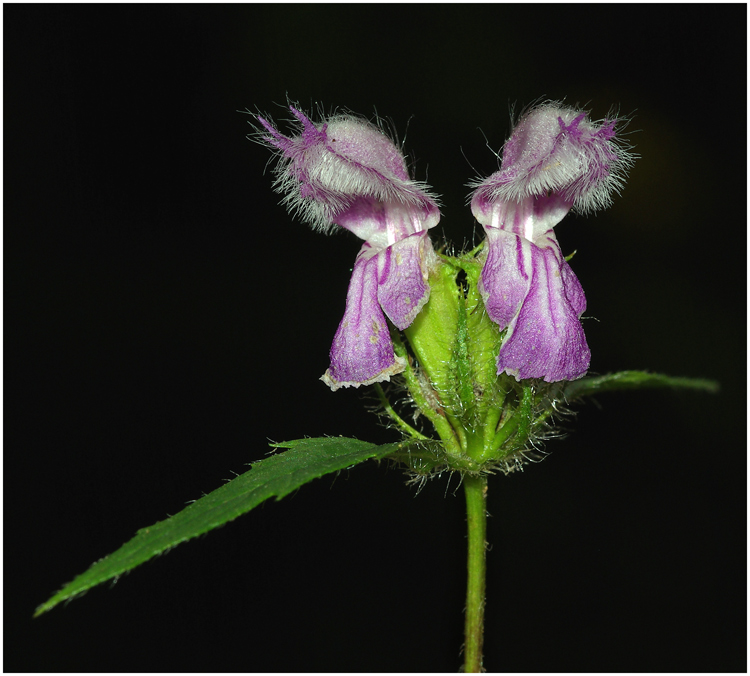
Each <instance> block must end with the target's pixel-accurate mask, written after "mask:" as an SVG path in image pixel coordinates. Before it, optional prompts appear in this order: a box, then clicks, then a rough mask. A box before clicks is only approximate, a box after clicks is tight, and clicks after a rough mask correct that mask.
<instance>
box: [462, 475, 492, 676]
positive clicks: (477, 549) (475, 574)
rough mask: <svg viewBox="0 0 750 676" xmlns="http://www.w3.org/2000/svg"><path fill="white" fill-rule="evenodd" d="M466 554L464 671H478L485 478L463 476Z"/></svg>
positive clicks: (481, 633)
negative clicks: (466, 539)
mask: <svg viewBox="0 0 750 676" xmlns="http://www.w3.org/2000/svg"><path fill="white" fill-rule="evenodd" d="M464 490H465V491H466V524H467V528H468V534H469V536H468V541H469V546H468V550H469V555H468V559H467V571H468V578H467V584H466V621H465V626H464V633H465V640H464V672H465V673H479V672H481V671H483V666H482V644H483V642H484V595H485V581H486V577H487V477H486V476H470V475H468V474H467V475H465V476H464Z"/></svg>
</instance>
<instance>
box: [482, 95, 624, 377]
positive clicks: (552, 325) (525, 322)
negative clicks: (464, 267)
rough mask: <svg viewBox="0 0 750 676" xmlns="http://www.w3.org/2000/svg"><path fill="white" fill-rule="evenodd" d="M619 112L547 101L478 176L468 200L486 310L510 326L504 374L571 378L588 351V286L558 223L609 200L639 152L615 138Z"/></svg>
mask: <svg viewBox="0 0 750 676" xmlns="http://www.w3.org/2000/svg"><path fill="white" fill-rule="evenodd" d="M615 124H616V121H615V120H604V121H603V122H602V123H599V124H595V123H592V122H590V121H589V120H588V119H587V116H586V113H583V112H581V111H577V110H575V109H573V108H569V107H566V106H562V105H561V104H556V103H552V104H544V105H542V106H539V107H538V108H535V109H532V110H531V111H529V112H528V113H527V114H526V115H524V116H523V117H522V119H521V120H520V122H519V123H518V125H517V126H516V128H515V129H514V130H513V134H512V135H511V137H510V139H509V140H508V142H507V143H506V144H505V147H504V149H503V158H502V163H501V166H500V170H499V171H497V172H495V173H494V174H492V175H491V176H490V177H489V178H487V179H485V180H483V181H481V182H477V183H475V184H474V185H475V187H476V190H475V192H474V194H473V196H472V201H471V208H472V213H473V214H474V216H475V218H476V219H477V220H478V221H479V222H480V223H481V224H482V225H483V226H484V229H485V231H486V234H487V246H486V249H487V258H486V260H485V263H484V266H483V268H482V275H481V279H480V284H479V290H480V292H481V294H482V297H483V299H484V302H485V307H486V309H487V314H488V315H489V317H490V318H491V319H492V320H493V321H495V322H496V323H497V324H498V325H499V327H500V329H501V330H506V333H505V336H504V338H503V342H502V344H501V347H500V352H499V354H498V359H497V372H498V374H501V373H507V374H508V375H511V376H514V377H515V378H516V379H518V380H523V379H527V378H541V379H544V380H545V381H547V382H556V381H560V380H573V379H576V378H580V377H582V376H583V375H585V374H586V371H587V370H588V367H589V362H590V357H591V353H590V351H589V348H588V345H587V344H586V338H585V336H584V333H583V328H582V326H581V323H580V316H581V314H582V313H583V311H584V310H585V308H586V298H585V296H584V293H583V289H582V288H581V285H580V283H579V281H578V279H577V278H576V276H575V274H574V273H573V271H572V270H571V268H570V266H569V265H568V264H567V262H566V261H565V259H564V257H563V255H562V252H561V250H560V245H559V244H558V242H557V238H556V237H555V233H554V230H553V228H554V227H555V226H556V225H557V224H558V223H559V222H560V221H561V220H562V219H563V218H564V217H565V215H566V214H567V213H568V212H569V211H570V210H571V209H572V208H576V209H578V210H579V211H584V212H585V211H589V210H593V209H597V208H600V207H603V206H607V205H608V204H609V202H610V201H611V194H612V192H613V191H617V190H619V189H620V187H621V186H622V185H623V178H624V175H625V172H626V171H627V169H628V168H629V167H630V165H631V164H632V161H633V158H632V155H630V154H629V153H628V152H627V151H626V150H625V149H624V148H622V147H620V146H618V145H617V141H616V138H615Z"/></svg>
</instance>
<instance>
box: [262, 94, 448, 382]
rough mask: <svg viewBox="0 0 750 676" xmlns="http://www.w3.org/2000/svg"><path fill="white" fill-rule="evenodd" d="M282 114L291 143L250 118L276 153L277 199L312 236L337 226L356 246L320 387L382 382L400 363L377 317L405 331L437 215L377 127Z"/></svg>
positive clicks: (422, 282)
mask: <svg viewBox="0 0 750 676" xmlns="http://www.w3.org/2000/svg"><path fill="white" fill-rule="evenodd" d="M291 111H292V113H293V114H294V116H295V117H296V118H297V120H298V121H299V124H300V125H301V127H302V129H301V133H300V134H299V135H297V136H293V137H286V136H283V135H282V134H280V133H279V132H278V131H277V130H276V129H275V128H274V127H273V125H272V124H271V123H269V122H268V121H266V120H265V119H263V118H258V119H259V121H260V123H261V124H262V125H263V127H264V128H265V130H266V131H267V132H268V135H264V136H263V137H262V138H263V140H264V142H265V143H266V144H268V145H269V146H271V147H273V148H276V149H277V150H278V151H279V163H278V165H277V167H276V189H277V191H279V192H281V193H283V194H284V195H285V197H284V203H285V204H286V205H287V207H288V208H289V209H290V210H291V211H295V212H298V213H299V214H300V215H301V216H302V218H303V219H304V220H306V221H308V222H309V223H310V224H311V225H312V226H313V227H315V228H317V229H321V230H324V231H327V230H330V229H331V228H333V227H335V226H340V227H343V228H346V229H347V230H350V231H351V232H353V233H354V234H355V235H357V236H358V237H360V238H361V239H363V240H365V243H364V245H363V246H362V249H361V250H360V252H359V255H358V256H357V260H356V262H355V265H354V270H353V272H352V278H351V281H350V284H349V291H348V293H347V298H346V310H345V313H344V318H343V319H342V321H341V324H340V325H339V328H338V330H337V332H336V335H335V337H334V341H333V345H332V347H331V355H330V356H331V366H330V368H329V369H328V370H327V371H326V373H325V375H324V376H323V378H322V379H323V381H324V382H325V383H326V384H328V385H329V386H330V387H331V389H333V390H336V389H338V388H340V387H359V386H360V385H369V384H371V383H376V382H381V381H383V380H388V379H389V378H390V376H392V375H394V374H396V373H400V372H401V371H403V370H404V368H405V366H406V364H405V362H403V360H401V359H399V358H397V357H396V356H395V354H394V352H393V345H392V342H391V338H390V334H389V329H388V324H387V322H386V319H385V317H386V316H387V317H388V318H389V319H390V320H391V321H392V322H393V324H394V325H395V326H396V327H398V328H399V329H405V328H406V327H408V326H409V325H410V324H411V323H412V321H414V318H415V317H416V315H417V314H418V312H419V311H420V310H421V309H422V307H423V306H424V304H425V303H426V302H427V300H428V299H429V295H430V287H429V285H428V284H427V277H428V275H429V272H430V269H431V267H432V266H433V265H434V261H435V253H434V251H433V249H432V244H431V242H430V239H429V236H428V235H427V230H428V229H429V228H432V227H434V226H435V225H437V223H438V221H439V220H440V211H439V209H438V206H437V203H436V201H435V198H434V197H433V196H432V195H431V194H430V193H429V191H428V189H427V186H425V185H424V184H421V183H418V182H416V181H412V180H411V179H410V178H409V174H408V171H407V168H406V163H405V161H404V157H403V155H402V154H401V151H400V150H399V149H398V148H397V147H396V145H395V144H394V143H393V141H391V139H390V138H388V137H387V136H386V135H385V134H384V133H383V132H382V131H381V130H380V129H379V128H378V127H376V126H375V125H373V124H371V123H369V122H367V121H366V120H363V119H361V118H358V117H354V116H351V115H337V116H334V117H331V118H329V119H328V120H327V121H325V122H324V123H322V124H319V125H316V124H314V123H313V122H311V121H310V119H309V118H307V116H305V115H304V114H303V113H301V112H300V111H298V110H296V109H295V108H291Z"/></svg>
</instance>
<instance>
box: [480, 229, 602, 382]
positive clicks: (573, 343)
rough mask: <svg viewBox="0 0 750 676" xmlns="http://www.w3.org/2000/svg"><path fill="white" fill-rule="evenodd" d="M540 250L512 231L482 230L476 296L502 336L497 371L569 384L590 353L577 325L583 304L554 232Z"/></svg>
mask: <svg viewBox="0 0 750 676" xmlns="http://www.w3.org/2000/svg"><path fill="white" fill-rule="evenodd" d="M544 240H545V246H537V245H536V244H534V243H533V242H531V241H529V240H528V239H525V238H524V237H521V236H519V235H517V234H515V233H512V232H505V231H503V230H499V229H497V228H488V229H487V245H488V254H487V262H486V263H485V266H484V269H483V270H482V278H481V283H480V291H481V293H482V295H483V297H484V299H485V307H486V309H487V313H488V315H489V316H490V318H491V319H492V320H493V321H495V322H497V323H498V325H499V326H500V328H501V330H502V329H506V328H507V332H506V334H505V337H504V339H503V342H502V345H501V346H500V352H499V354H498V358H497V372H498V375H499V374H501V373H507V374H508V375H511V376H514V377H515V378H516V379H518V380H524V379H527V378H542V379H544V380H546V381H547V382H557V381H559V380H574V379H576V378H580V377H582V376H583V375H585V373H586V371H587V370H588V367H589V362H590V358H591V353H590V351H589V348H588V345H587V344H586V337H585V335H584V332H583V328H582V326H581V322H580V319H579V318H580V315H581V314H582V313H583V311H584V310H585V308H586V299H585V296H584V294H583V289H582V288H581V285H580V283H579V282H578V279H577V278H576V276H575V274H574V273H573V271H572V270H571V269H570V266H569V265H568V264H567V262H566V261H565V260H564V258H563V256H562V253H561V252H560V248H559V245H558V244H557V240H556V239H555V236H554V232H553V231H552V230H550V231H549V232H548V233H547V235H546V237H545V238H544Z"/></svg>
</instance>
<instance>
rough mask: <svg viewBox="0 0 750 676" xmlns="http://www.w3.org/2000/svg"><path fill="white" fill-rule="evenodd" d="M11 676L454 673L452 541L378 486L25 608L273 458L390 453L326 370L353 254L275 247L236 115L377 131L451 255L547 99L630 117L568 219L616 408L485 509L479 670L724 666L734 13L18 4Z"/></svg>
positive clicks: (734, 539)
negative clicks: (529, 115) (620, 173)
mask: <svg viewBox="0 0 750 676" xmlns="http://www.w3.org/2000/svg"><path fill="white" fill-rule="evenodd" d="M3 9H4V39H5V43H4V56H5V71H4V75H5V89H4V94H5V101H4V103H5V106H4V113H5V118H4V122H5V128H4V141H5V155H4V161H5V164H4V168H5V174H4V176H5V185H4V188H5V189H4V197H5V204H4V207H5V210H4V216H5V376H6V380H5V383H6V387H5V442H6V443H5V549H4V553H5V568H4V572H5V623H4V630H5V643H4V647H5V669H6V670H9V671H29V670H33V671H69V670H72V671H143V670H145V671H163V670H177V671H204V670H209V671H235V670H243V671H342V670H343V671H393V670H396V671H425V670H426V671H455V670H456V669H457V668H458V667H459V665H460V663H461V661H460V657H459V647H460V644H461V640H462V610H463V589H464V568H463V567H464V545H465V540H464V531H463V528H464V522H463V519H464V516H463V500H462V495H461V493H460V492H457V493H455V494H454V489H455V488H456V482H455V480H454V482H453V484H452V485H450V486H447V485H446V483H445V481H435V482H433V483H432V484H430V485H428V486H427V487H426V488H425V489H424V490H423V491H422V493H421V494H420V495H418V496H417V497H415V495H414V493H415V492H414V490H413V489H410V488H407V487H405V486H404V485H403V477H402V475H401V474H400V472H399V471H396V470H393V469H390V470H389V469H388V468H387V467H386V466H385V465H381V466H377V465H375V464H372V465H364V466H359V467H356V468H355V469H353V470H351V471H349V472H346V473H343V474H342V475H341V476H339V477H338V478H336V479H334V478H333V477H326V478H323V479H320V480H318V481H316V482H314V483H313V484H310V485H309V486H306V487H304V488H303V489H301V490H300V491H298V492H297V493H296V494H295V495H294V496H291V497H288V498H286V499H285V500H283V501H281V502H279V503H275V502H269V503H267V504H265V505H264V506H263V507H261V508H259V509H258V510H257V511H256V512H253V513H251V514H249V515H247V516H245V517H243V518H241V519H239V520H238V521H236V522H234V523H232V524H230V525H227V526H226V527H224V528H222V529H220V530H219V531H217V532H215V533H212V534H209V535H207V536H206V537H203V538H200V539H199V540H197V541H193V542H190V543H188V544H184V545H181V546H180V547H178V548H177V549H176V550H175V551H173V552H171V553H170V554H169V555H168V556H163V557H160V558H159V559H157V560H155V561H152V562H149V563H147V564H145V565H144V566H142V567H141V568H139V569H137V570H136V571H134V572H133V573H131V574H130V575H128V576H126V577H125V578H124V579H121V580H120V581H119V582H118V584H117V585H116V586H114V587H112V588H107V587H103V588H99V589H95V590H92V591H90V592H89V593H88V594H87V595H86V596H85V597H84V598H82V599H79V600H76V601H74V602H72V603H71V604H70V605H68V606H66V607H59V608H56V609H55V610H53V611H52V612H51V613H49V614H48V615H46V616H43V617H41V618H39V619H36V620H32V619H31V615H32V612H33V610H34V608H35V606H36V605H37V604H39V603H41V602H42V601H44V600H45V599H46V598H47V597H48V596H49V595H50V594H51V593H52V592H53V591H54V590H56V589H57V588H58V587H59V586H60V585H61V584H62V583H63V582H65V581H67V580H69V579H71V578H72V577H73V576H75V575H76V574H78V573H79V572H81V571H83V570H84V569H85V568H86V567H87V566H88V565H89V564H91V563H92V562H93V561H94V560H96V559H97V558H99V557H101V556H103V555H104V554H107V553H109V552H111V551H113V550H114V549H116V548H117V547H118V546H119V545H120V544H122V543H123V542H124V541H125V540H127V539H128V538H129V537H130V536H132V535H133V534H134V532H135V530H136V529H137V528H140V527H142V526H146V525H149V524H150V523H153V522H155V521H157V520H160V519H163V518H164V517H165V516H166V515H167V514H172V513H175V512H176V511H178V510H179V509H181V507H182V506H183V505H184V504H185V502H186V501H188V500H191V499H194V498H197V497H199V496H200V495H201V493H202V492H204V491H206V492H207V491H209V490H212V489H214V488H216V487H218V486H219V485H221V483H222V480H224V479H226V478H229V477H231V472H232V471H242V470H243V469H244V468H245V464H246V463H248V462H249V461H251V460H256V459H259V458H262V457H263V456H264V454H265V453H266V452H267V450H268V448H267V446H266V443H267V440H268V439H269V438H270V439H274V440H283V439H294V438H298V437H301V436H305V435H310V436H317V435H323V434H342V435H350V436H357V437H359V438H363V439H368V440H374V441H378V442H387V441H390V440H392V439H394V437H393V436H392V433H391V432H389V431H388V430H386V429H384V428H382V427H379V426H378V424H377V420H376V419H375V417H374V416H372V415H371V414H369V413H367V412H366V411H365V410H364V408H363V406H362V403H363V401H362V395H361V393H359V392H356V391H339V392H336V393H332V392H330V391H329V390H328V389H327V388H326V387H325V385H323V384H322V383H321V382H320V381H319V380H318V378H319V376H320V375H321V374H322V373H323V372H324V371H325V369H326V367H327V366H328V356H327V355H328V348H329V346H330V341H331V339H332V337H333V334H334V331H335V329H336V326H337V324H338V322H339V320H340V317H341V314H342V311H343V306H344V296H345V292H346V288H347V283H348V277H349V270H350V268H351V265H352V263H353V260H354V256H355V255H356V252H357V250H358V248H359V242H358V241H357V240H356V239H355V238H354V237H353V236H349V235H346V234H342V235H338V236H334V237H324V236H322V235H319V234H316V233H313V232H311V231H309V230H308V229H307V228H306V227H305V226H303V225H302V224H300V223H298V222H294V221H293V220H292V219H291V218H290V217H289V216H288V215H287V214H286V212H285V211H284V209H283V208H282V207H280V206H279V205H278V196H276V195H275V194H274V193H273V192H272V191H271V176H270V175H269V174H268V173H266V174H265V175H264V168H265V167H266V163H267V160H268V153H267V152H266V151H265V150H264V149H263V148H261V147H260V146H258V145H255V144H253V143H251V142H249V141H247V140H246V139H245V134H246V133H247V132H248V131H249V127H248V125H247V120H248V116H247V115H245V114H242V113H240V112H237V111H243V110H245V109H246V108H250V109H251V110H255V109H256V107H257V108H258V109H260V110H262V111H268V112H270V113H272V114H273V115H274V116H275V117H276V118H279V117H285V116H284V115H283V111H282V108H281V107H280V106H281V105H283V104H284V103H285V101H286V98H287V96H288V97H289V98H290V99H292V100H297V101H300V102H301V104H302V105H303V106H304V107H306V108H308V109H309V108H310V107H311V106H312V105H314V104H317V103H318V102H320V103H321V104H323V105H324V106H326V107H333V106H342V107H348V108H350V109H351V110H354V111H357V112H360V113H363V114H366V115H371V114H373V113H374V111H375V109H377V112H378V113H379V114H380V115H383V116H386V117H390V118H391V119H392V120H393V123H394V125H395V127H396V128H397V129H398V130H399V132H400V133H401V134H402V135H403V133H404V132H406V130H407V127H408V136H407V149H408V150H409V151H410V152H411V153H412V154H413V158H414V160H415V168H416V177H417V178H420V179H427V180H428V181H429V182H430V183H431V184H432V185H433V187H434V189H435V190H436V191H437V192H438V193H440V194H441V195H442V197H443V203H444V209H443V219H442V222H441V226H440V227H439V228H438V229H437V230H436V231H433V233H435V234H438V233H439V232H440V231H441V230H442V232H443V233H444V234H445V236H446V237H447V238H448V239H450V240H451V241H453V242H455V243H456V244H458V245H459V246H460V245H461V244H462V243H463V242H464V241H465V240H470V239H471V237H472V233H473V230H474V224H473V219H472V217H471V214H470V211H469V209H468V207H467V206H466V204H465V199H466V196H467V193H468V192H469V190H468V188H466V186H465V184H466V182H467V181H468V180H469V179H471V178H474V177H475V176H476V175H477V173H481V174H482V175H487V174H489V173H490V172H492V171H493V170H494V169H496V167H497V162H496V159H495V158H494V157H493V155H492V153H491V152H490V150H489V149H488V148H487V147H486V145H485V137H486V139H487V142H488V143H489V145H490V146H491V147H492V148H493V149H495V150H498V149H499V148H500V147H501V145H502V143H503V141H504V140H505V138H506V137H507V134H508V132H509V129H510V124H509V109H510V106H511V105H512V104H514V103H515V104H517V107H521V106H523V105H525V104H528V103H529V102H531V101H533V100H535V99H537V98H538V97H549V98H557V99H561V98H565V99H566V100H567V101H568V102H569V103H576V102H579V103H582V104H588V106H589V107H590V109H591V110H592V111H593V114H594V116H595V117H603V116H604V115H606V113H607V112H608V110H609V109H610V107H611V106H612V105H618V106H619V107H620V110H621V111H623V112H625V113H634V114H635V118H634V122H633V123H632V124H631V125H630V129H631V130H633V131H636V130H637V133H635V134H633V136H632V137H631V138H632V140H633V142H634V143H635V144H636V145H637V151H638V152H639V153H640V154H641V155H642V158H641V159H640V160H639V161H638V163H637V164H636V166H635V169H634V170H633V172H632V176H631V179H630V181H629V182H628V184H627V187H626V189H625V190H624V193H623V195H622V197H621V198H620V199H617V201H616V203H615V205H614V206H613V207H612V208H611V209H610V210H608V211H607V212H604V213H601V214H598V215H596V216H594V217H590V218H577V217H573V216H571V217H568V219H566V222H565V223H564V224H563V225H561V226H560V227H559V228H558V233H559V237H560V239H561V242H562V246H563V249H564V250H565V251H566V252H570V251H572V250H574V249H577V251H578V254H577V255H576V257H575V259H574V261H573V267H574V269H575V271H576V273H577V275H578V277H579V278H580V280H581V282H582V284H583V285H584V288H585V289H586V293H587V296H588V308H589V309H588V313H587V314H589V315H591V316H593V317H596V319H597V320H598V321H593V320H591V321H589V322H587V324H586V330H587V336H588V340H589V343H590V346H591V349H592V353H593V358H592V370H593V371H594V372H598V373H606V372H609V371H613V370H619V369H627V368H647V369H651V370H654V371H660V372H666V373H671V374H674V375H686V376H705V377H711V378H715V379H718V380H720V381H721V383H722V388H723V389H722V391H721V393H720V394H719V395H716V396H708V395H700V394H693V393H670V392H656V393H643V394H622V395H619V394H618V395H608V396H602V397H601V399H600V401H599V406H598V407H597V406H595V405H588V406H587V407H585V408H583V409H582V410H581V412H580V414H579V415H578V418H577V420H576V424H575V431H574V433H573V434H571V436H570V437H569V438H568V439H566V440H564V441H561V442H560V441H558V442H553V443H550V444H549V445H548V450H549V451H551V452H552V453H551V456H550V457H549V458H548V459H547V460H545V461H544V462H543V463H541V464H539V465H536V466H532V467H531V468H529V469H528V470H527V471H526V472H524V473H523V474H519V475H516V476H511V477H507V478H506V477H501V476H499V477H496V478H494V479H493V480H492V481H491V484H490V491H491V493H490V501H489V509H490V512H491V514H492V519H491V520H490V526H489V528H490V539H491V542H492V550H491V551H490V554H489V583H488V591H489V601H488V609H487V612H488V615H487V637H486V665H487V667H488V669H489V670H491V671H492V670H505V671H527V670H531V671H561V670H562V671H564V670H574V671H744V670H745V668H746V666H745V635H746V632H745V551H746V550H745V532H746V528H745V453H746V450H745V434H744V431H745V418H744V416H745V374H746V361H745V251H746V243H745V232H746V225H745V180H746V176H745V158H746V148H745V140H746V139H745V128H746V127H745V119H746V118H745V115H746V112H745V103H746V100H745V95H746V94H745V82H746V74H745V61H746V59H745V48H746V36H745V26H746V17H745V13H746V8H745V7H744V6H743V5H728V6H727V5H725V6H715V5H714V6H710V7H709V6H700V5H669V6H652V5H648V6H639V5H606V6H605V5H555V6H546V5H521V6H506V5H481V6H471V5H462V6H460V7H459V6H451V5H444V6H443V5H439V6H430V5H406V6H403V5H377V6H361V5H357V6H348V5H335V6H325V5H306V6H297V5H283V6H281V5H261V6H255V5H248V6H243V5H232V6H201V5H190V6H179V5H167V6H161V5H151V6H140V5H130V6H49V5H43V6H41V5H39V6H36V5H11V6H8V5H6V6H5V7H4V8H3Z"/></svg>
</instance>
